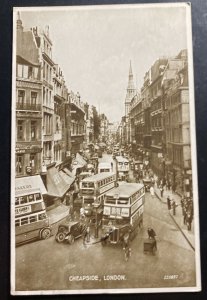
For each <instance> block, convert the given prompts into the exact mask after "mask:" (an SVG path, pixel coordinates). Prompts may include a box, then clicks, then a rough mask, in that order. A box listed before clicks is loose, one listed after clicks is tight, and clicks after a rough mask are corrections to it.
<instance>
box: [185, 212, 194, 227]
mask: <svg viewBox="0 0 207 300" xmlns="http://www.w3.org/2000/svg"><path fill="white" fill-rule="evenodd" d="M192 219H193V218H192V214H191V213H190V212H187V214H186V224H187V228H188V231H190V230H191V223H192Z"/></svg>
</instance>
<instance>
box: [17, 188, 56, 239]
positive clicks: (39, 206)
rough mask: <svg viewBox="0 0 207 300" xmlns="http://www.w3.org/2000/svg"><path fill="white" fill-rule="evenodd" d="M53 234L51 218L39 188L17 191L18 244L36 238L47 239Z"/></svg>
mask: <svg viewBox="0 0 207 300" xmlns="http://www.w3.org/2000/svg"><path fill="white" fill-rule="evenodd" d="M50 235H51V227H50V226H49V218H48V216H47V214H46V210H45V203H44V200H43V198H42V194H41V192H40V190H39V189H31V190H30V191H23V192H22V191H16V194H15V236H16V244H20V243H23V242H26V241H29V240H32V239H34V238H40V239H47V238H49V237H50Z"/></svg>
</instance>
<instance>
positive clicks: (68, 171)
mask: <svg viewBox="0 0 207 300" xmlns="http://www.w3.org/2000/svg"><path fill="white" fill-rule="evenodd" d="M63 171H64V172H65V173H66V174H68V175H69V176H70V177H74V179H75V176H73V174H72V172H71V171H70V170H69V169H68V168H64V169H63Z"/></svg>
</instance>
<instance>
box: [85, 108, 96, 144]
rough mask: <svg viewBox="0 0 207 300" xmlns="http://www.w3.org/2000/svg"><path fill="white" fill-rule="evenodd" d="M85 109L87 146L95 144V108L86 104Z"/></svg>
mask: <svg viewBox="0 0 207 300" xmlns="http://www.w3.org/2000/svg"><path fill="white" fill-rule="evenodd" d="M84 109H85V120H86V131H85V132H86V135H85V140H86V143H87V144H90V143H93V142H94V118H93V108H92V106H90V105H89V104H88V103H85V105H84Z"/></svg>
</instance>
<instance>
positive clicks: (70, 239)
mask: <svg viewBox="0 0 207 300" xmlns="http://www.w3.org/2000/svg"><path fill="white" fill-rule="evenodd" d="M74 242H75V238H74V236H73V235H72V234H71V235H69V237H68V243H69V244H70V245H72V244H73V243H74Z"/></svg>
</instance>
